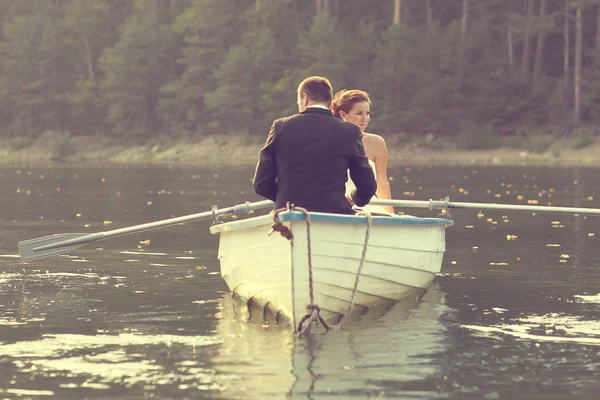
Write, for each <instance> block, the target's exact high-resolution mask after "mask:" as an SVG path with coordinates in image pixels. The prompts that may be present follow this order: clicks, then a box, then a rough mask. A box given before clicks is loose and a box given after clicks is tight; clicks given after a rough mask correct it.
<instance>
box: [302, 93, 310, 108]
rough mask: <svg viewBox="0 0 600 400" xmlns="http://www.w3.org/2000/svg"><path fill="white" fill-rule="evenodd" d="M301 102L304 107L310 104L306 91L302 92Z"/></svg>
mask: <svg viewBox="0 0 600 400" xmlns="http://www.w3.org/2000/svg"><path fill="white" fill-rule="evenodd" d="M302 104H304V107H307V106H308V105H309V104H310V97H308V95H307V94H306V93H302Z"/></svg>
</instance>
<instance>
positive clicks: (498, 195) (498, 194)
mask: <svg viewBox="0 0 600 400" xmlns="http://www.w3.org/2000/svg"><path fill="white" fill-rule="evenodd" d="M494 197H496V198H498V197H502V195H501V194H500V193H496V194H495V195H494Z"/></svg>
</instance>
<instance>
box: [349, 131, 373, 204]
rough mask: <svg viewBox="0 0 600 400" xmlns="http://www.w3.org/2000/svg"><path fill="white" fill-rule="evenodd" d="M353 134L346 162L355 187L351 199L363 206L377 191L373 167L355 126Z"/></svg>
mask: <svg viewBox="0 0 600 400" xmlns="http://www.w3.org/2000/svg"><path fill="white" fill-rule="evenodd" d="M353 134H354V137H355V138H354V145H353V149H352V154H351V156H350V162H349V164H348V167H349V170H350V178H352V181H353V182H354V186H356V189H354V190H353V191H352V194H351V196H352V201H353V202H354V203H355V204H356V205H357V206H359V207H363V206H365V205H366V204H367V203H368V202H369V201H371V197H373V195H374V194H375V192H376V191H377V181H376V180H375V174H373V168H371V166H370V165H369V160H368V158H367V156H366V155H365V147H364V146H363V142H362V132H361V131H360V128H359V127H358V126H357V127H356V130H355V131H353Z"/></svg>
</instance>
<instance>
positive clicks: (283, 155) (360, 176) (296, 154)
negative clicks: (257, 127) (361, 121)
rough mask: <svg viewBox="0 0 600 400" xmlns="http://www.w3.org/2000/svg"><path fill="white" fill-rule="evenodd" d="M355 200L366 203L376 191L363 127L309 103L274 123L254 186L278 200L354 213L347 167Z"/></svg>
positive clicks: (283, 203)
mask: <svg viewBox="0 0 600 400" xmlns="http://www.w3.org/2000/svg"><path fill="white" fill-rule="evenodd" d="M348 170H350V177H351V178H352V180H353V181H354V184H355V185H356V190H355V191H354V193H353V195H352V199H353V200H354V202H355V203H356V205H357V206H364V205H365V204H367V203H368V202H369V201H370V200H371V197H373V195H374V194H375V191H376V190H377V182H376V181H375V177H374V174H373V169H372V168H371V166H370V165H369V162H368V160H367V157H366V156H365V149H364V147H363V143H362V132H361V131H360V128H359V127H358V126H356V125H354V124H351V123H349V122H343V121H342V120H341V119H340V118H338V117H335V116H334V115H333V114H332V113H331V112H330V111H329V110H326V109H323V108H316V107H309V108H307V109H306V110H305V111H303V112H302V113H300V114H296V115H292V116H290V117H286V118H281V119H278V120H276V121H275V122H273V126H271V131H270V132H269V137H268V138H267V142H266V144H265V146H264V147H263V148H262V149H261V151H260V159H259V161H258V164H257V166H256V171H255V174H254V181H253V182H254V191H255V192H256V193H257V194H259V195H261V196H263V197H266V198H267V199H271V200H273V201H274V202H275V206H276V208H282V207H285V206H286V202H288V201H289V202H290V203H292V204H294V205H296V206H300V207H303V208H306V209H307V210H309V211H320V212H328V213H341V214H354V211H353V210H352V207H351V206H350V204H349V203H348V200H347V199H346V197H345V192H346V187H345V186H346V181H347V179H348V173H347V171H348Z"/></svg>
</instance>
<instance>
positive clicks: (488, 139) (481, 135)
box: [456, 121, 501, 150]
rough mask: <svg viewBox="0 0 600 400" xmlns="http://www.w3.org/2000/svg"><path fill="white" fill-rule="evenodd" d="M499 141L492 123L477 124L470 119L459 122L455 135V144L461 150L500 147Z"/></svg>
mask: <svg viewBox="0 0 600 400" xmlns="http://www.w3.org/2000/svg"><path fill="white" fill-rule="evenodd" d="M500 145H501V141H500V139H499V138H498V136H496V134H495V131H494V125H493V124H488V125H486V126H484V127H480V126H477V125H476V124H475V123H474V122H472V121H466V122H464V123H462V124H461V127H460V131H459V133H458V135H457V137H456V146H457V147H458V148H459V149H463V150H489V149H495V148H497V147H500Z"/></svg>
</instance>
